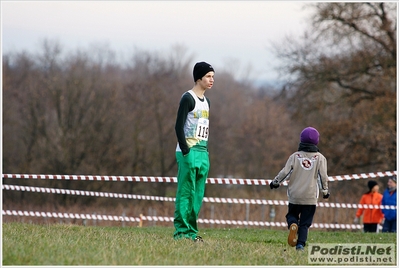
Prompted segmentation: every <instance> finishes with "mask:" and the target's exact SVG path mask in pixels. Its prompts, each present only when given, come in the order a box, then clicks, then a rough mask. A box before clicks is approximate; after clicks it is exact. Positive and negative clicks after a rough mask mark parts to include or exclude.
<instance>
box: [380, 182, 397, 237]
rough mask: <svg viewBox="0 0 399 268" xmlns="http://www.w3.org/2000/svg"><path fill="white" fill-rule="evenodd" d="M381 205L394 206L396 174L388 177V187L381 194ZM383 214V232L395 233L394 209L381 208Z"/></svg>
mask: <svg viewBox="0 0 399 268" xmlns="http://www.w3.org/2000/svg"><path fill="white" fill-rule="evenodd" d="M381 205H383V206H395V207H396V176H393V177H392V178H389V180H388V187H387V189H386V190H385V191H384V193H383V195H382V201H381ZM382 213H383V214H384V217H385V219H384V224H383V226H382V232H383V233H396V213H397V211H396V209H386V208H383V209H382Z"/></svg>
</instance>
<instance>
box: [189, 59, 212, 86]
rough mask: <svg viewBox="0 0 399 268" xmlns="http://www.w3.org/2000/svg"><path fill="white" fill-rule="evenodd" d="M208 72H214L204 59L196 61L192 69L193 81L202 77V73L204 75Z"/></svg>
mask: <svg viewBox="0 0 399 268" xmlns="http://www.w3.org/2000/svg"><path fill="white" fill-rule="evenodd" d="M208 72H215V70H213V67H212V65H210V64H209V63H206V62H204V61H201V62H197V63H196V64H195V65H194V70H193V76H194V82H196V81H197V80H198V79H202V77H204V75H206V74H207V73H208Z"/></svg>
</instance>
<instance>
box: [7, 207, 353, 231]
mask: <svg viewBox="0 0 399 268" xmlns="http://www.w3.org/2000/svg"><path fill="white" fill-rule="evenodd" d="M3 215H4V216H21V217H24V216H25V217H47V218H67V219H88V220H108V221H126V222H142V221H162V222H173V217H157V216H144V215H140V217H126V216H111V215H93V214H76V213H55V212H37V211H16V210H3ZM198 222H199V223H206V224H228V225H244V226H263V227H270V226H272V227H287V223H285V222H263V221H240V220H213V219H198ZM312 227H313V228H329V229H361V225H359V224H337V223H336V224H334V223H313V224H312V226H311V228H312Z"/></svg>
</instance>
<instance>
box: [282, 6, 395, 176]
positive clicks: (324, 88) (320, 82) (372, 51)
mask: <svg viewBox="0 0 399 268" xmlns="http://www.w3.org/2000/svg"><path fill="white" fill-rule="evenodd" d="M396 5H397V4H396V3H316V4H310V5H309V7H310V8H313V9H314V11H315V13H314V16H313V18H312V28H311V30H310V31H308V32H306V33H305V34H304V36H303V38H301V39H300V40H292V39H291V40H289V41H286V42H284V45H279V47H277V46H275V52H276V54H277V55H278V57H279V58H280V59H282V60H283V62H284V63H283V64H282V66H281V67H282V68H281V71H282V72H285V73H286V74H287V75H289V76H290V80H289V81H288V82H287V83H286V85H285V87H284V88H285V90H283V91H282V94H281V97H282V98H285V99H286V102H287V104H289V105H290V107H291V111H292V114H293V116H294V118H295V119H297V120H300V122H302V124H303V125H309V124H313V125H314V126H316V127H317V128H319V130H320V131H321V133H322V141H323V143H322V144H323V148H324V150H325V151H324V153H326V155H327V156H330V157H329V158H330V159H331V160H332V161H331V165H330V168H331V169H330V170H331V172H334V173H344V172H353V173H355V172H358V171H360V172H365V171H369V172H373V171H376V170H392V169H395V167H396V127H395V121H396V21H397V18H396Z"/></svg>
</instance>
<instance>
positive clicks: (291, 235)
mask: <svg viewBox="0 0 399 268" xmlns="http://www.w3.org/2000/svg"><path fill="white" fill-rule="evenodd" d="M297 232H298V224H296V223H292V224H291V225H290V233H289V234H288V244H289V245H290V246H291V247H295V246H296V242H297V238H296V234H297Z"/></svg>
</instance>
